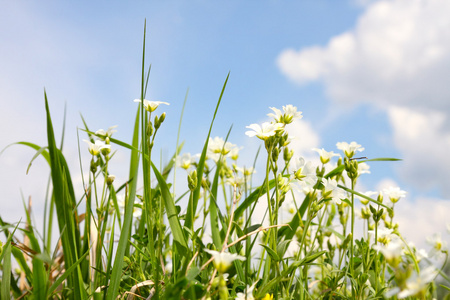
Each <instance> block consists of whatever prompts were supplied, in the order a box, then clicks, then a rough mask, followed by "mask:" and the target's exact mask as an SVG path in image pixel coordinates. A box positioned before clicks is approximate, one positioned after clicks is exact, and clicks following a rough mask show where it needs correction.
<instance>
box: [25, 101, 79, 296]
mask: <svg viewBox="0 0 450 300" xmlns="http://www.w3.org/2000/svg"><path fill="white" fill-rule="evenodd" d="M44 97H45V110H46V114H47V140H48V152H49V157H50V169H51V178H52V183H53V197H54V201H55V205H56V211H57V217H58V225H59V230H60V233H61V243H62V248H63V253H64V261H65V266H66V267H69V266H72V265H73V264H75V262H76V261H77V260H78V255H79V251H80V240H81V238H80V233H79V228H78V223H77V221H76V219H75V218H76V217H77V216H78V213H77V210H76V201H75V194H74V191H73V186H72V181H71V178H70V172H69V168H68V166H67V163H66V161H65V159H64V156H63V155H62V153H61V150H59V149H58V148H57V147H56V142H55V135H54V132H53V125H52V120H51V117H50V109H49V106H48V100H47V94H46V93H45V92H44ZM33 273H34V271H33ZM67 281H68V286H70V287H71V288H72V289H73V293H71V294H70V296H69V297H70V299H85V298H86V297H87V295H86V291H85V289H84V285H83V280H82V276H81V271H80V269H78V270H77V272H73V273H71V274H70V276H69V277H68V278H67Z"/></svg>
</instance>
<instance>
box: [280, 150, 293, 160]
mask: <svg viewBox="0 0 450 300" xmlns="http://www.w3.org/2000/svg"><path fill="white" fill-rule="evenodd" d="M293 155H294V151H293V150H289V149H288V147H284V150H283V159H284V161H290V160H291V158H292V156H293Z"/></svg>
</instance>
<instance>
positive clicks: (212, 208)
mask: <svg viewBox="0 0 450 300" xmlns="http://www.w3.org/2000/svg"><path fill="white" fill-rule="evenodd" d="M221 167H222V163H221V160H220V159H219V160H218V161H217V169H216V173H215V174H214V179H213V182H212V185H211V194H210V196H209V199H210V200H209V218H210V222H211V236H212V240H213V243H214V246H216V249H219V250H221V249H222V238H221V237H220V230H219V221H218V219H217V217H218V214H219V213H220V210H219V208H218V207H217V202H216V199H217V190H218V187H219V173H220V169H221Z"/></svg>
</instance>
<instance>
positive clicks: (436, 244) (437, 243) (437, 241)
mask: <svg viewBox="0 0 450 300" xmlns="http://www.w3.org/2000/svg"><path fill="white" fill-rule="evenodd" d="M427 243H428V244H430V245H431V246H432V247H433V248H432V249H431V251H430V256H431V257H433V256H435V255H439V254H440V253H441V252H442V251H443V250H446V249H447V242H445V241H443V240H442V236H441V233H439V232H438V233H435V234H434V235H433V236H431V237H427Z"/></svg>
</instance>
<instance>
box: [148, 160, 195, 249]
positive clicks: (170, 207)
mask: <svg viewBox="0 0 450 300" xmlns="http://www.w3.org/2000/svg"><path fill="white" fill-rule="evenodd" d="M151 166H152V169H153V172H154V173H155V176H156V179H157V180H158V184H159V188H160V190H161V196H162V198H163V200H164V205H165V208H166V212H167V219H168V220H169V224H170V228H171V229H172V234H173V239H174V241H176V242H177V243H179V245H181V246H182V247H184V248H185V249H183V250H184V251H185V253H188V245H187V242H186V238H185V236H184V233H183V230H182V229H181V223H180V220H179V219H178V213H177V209H176V207H175V203H174V200H173V198H172V195H171V194H170V190H169V187H168V186H167V183H166V181H165V180H164V178H163V176H162V175H161V173H159V171H158V169H157V168H156V167H155V165H154V164H153V163H151Z"/></svg>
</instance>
